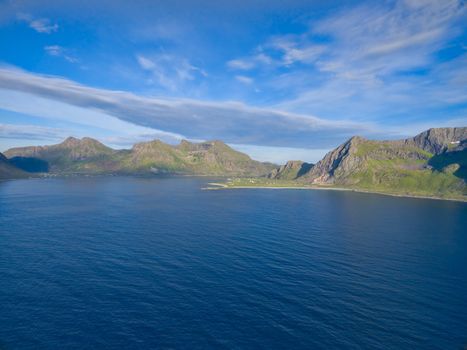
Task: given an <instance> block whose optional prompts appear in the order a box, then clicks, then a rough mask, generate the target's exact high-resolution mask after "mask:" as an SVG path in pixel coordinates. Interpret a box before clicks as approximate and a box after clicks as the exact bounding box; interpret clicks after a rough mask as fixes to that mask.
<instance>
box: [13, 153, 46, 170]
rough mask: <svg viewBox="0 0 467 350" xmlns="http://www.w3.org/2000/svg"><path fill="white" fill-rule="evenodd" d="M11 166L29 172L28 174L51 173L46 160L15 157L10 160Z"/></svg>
mask: <svg viewBox="0 0 467 350" xmlns="http://www.w3.org/2000/svg"><path fill="white" fill-rule="evenodd" d="M8 161H9V162H10V163H11V164H13V165H14V166H16V167H17V168H20V169H21V170H24V171H27V172H28V173H47V172H49V163H47V162H46V161H45V160H42V159H39V158H33V157H13V158H10V159H9V160H8Z"/></svg>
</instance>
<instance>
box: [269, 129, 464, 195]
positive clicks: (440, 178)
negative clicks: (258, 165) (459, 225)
mask: <svg viewBox="0 0 467 350" xmlns="http://www.w3.org/2000/svg"><path fill="white" fill-rule="evenodd" d="M268 177H269V178H270V179H275V180H278V181H279V180H281V179H286V180H292V181H293V182H295V183H296V184H297V185H315V186H336V187H344V188H351V189H357V190H368V191H377V192H384V193H393V194H405V195H423V196H439V197H465V196H467V188H466V181H467V128H465V127H462V128H436V129H429V130H427V131H424V132H422V133H421V134H419V135H417V136H415V137H413V138H408V139H404V140H397V141H374V140H367V139H365V138H362V137H358V136H355V137H352V138H351V139H349V140H348V141H346V142H345V143H343V144H342V145H340V146H338V147H337V148H335V149H334V150H332V151H330V152H329V153H327V154H326V155H325V156H324V158H323V159H322V160H320V161H319V162H318V163H316V164H315V165H309V164H306V163H302V162H295V161H293V162H288V163H287V164H286V165H284V166H282V167H280V168H278V169H275V170H274V171H273V172H271V173H270V174H269V176H268Z"/></svg>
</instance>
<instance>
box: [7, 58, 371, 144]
mask: <svg viewBox="0 0 467 350" xmlns="http://www.w3.org/2000/svg"><path fill="white" fill-rule="evenodd" d="M0 88H2V89H8V90H14V91H17V92H16V94H17V93H19V92H20V93H23V94H24V93H26V94H28V95H30V96H32V97H34V98H36V99H38V100H37V103H36V102H35V103H31V101H32V99H31V97H30V96H29V97H27V98H26V97H24V98H23V99H22V100H21V99H20V100H16V101H15V100H14V99H12V96H11V94H15V92H13V91H11V92H9V94H10V95H8V93H3V94H2V95H0V97H1V96H3V97H2V98H0V107H1V108H4V109H8V110H14V111H19V112H27V113H30V114H33V115H34V111H37V109H38V108H39V106H40V103H43V104H44V108H43V110H44V111H47V110H49V112H48V113H49V114H50V113H55V112H56V115H55V117H58V115H64V114H66V113H64V111H65V110H66V108H69V109H71V111H72V113H73V118H76V121H77V122H78V121H80V122H82V121H83V120H87V123H89V124H93V123H94V125H101V126H102V127H105V126H103V125H107V124H110V123H113V122H111V121H110V120H108V121H107V119H108V118H110V117H109V116H113V117H117V118H119V119H120V120H121V121H124V122H129V123H133V124H137V125H140V126H143V127H149V128H152V129H157V130H163V131H165V132H170V133H176V134H181V135H184V136H185V137H188V138H192V139H222V140H224V141H226V142H230V143H237V144H256V145H271V146H272V145H274V146H294V147H303V146H306V147H316V146H318V145H319V146H321V147H327V146H329V145H335V144H337V143H340V142H342V140H343V139H345V138H347V137H349V136H351V135H353V134H356V133H364V134H368V133H372V132H375V131H376V130H375V129H374V128H373V127H372V126H369V125H367V124H361V123H355V122H350V121H344V120H341V121H328V120H323V119H320V118H317V117H314V116H310V115H300V114H294V113H287V112H284V111H281V110H274V109H268V108H257V107H251V106H247V105H245V104H243V103H239V102H207V101H199V100H190V99H161V98H150V97H141V96H137V95H134V94H132V93H127V92H121V91H110V90H104V89H96V88H91V87H87V86H83V85H80V84H77V83H75V82H73V81H70V80H66V79H62V78H56V77H49V76H42V75H36V74H31V73H27V72H24V71H21V70H18V69H12V68H5V67H4V68H0ZM13 96H14V95H13ZM47 101H53V102H54V103H56V104H60V106H61V108H60V109H59V110H56V111H55V112H54V111H53V110H51V109H52V108H50V106H48V105H47V103H46V102H47ZM67 106H68V107H67ZM77 107H78V108H79V109H80V110H82V112H81V113H80V112H79V110H74V108H77ZM25 109H27V111H25ZM106 118H107V119H106ZM122 127H123V126H122ZM152 131H153V130H152Z"/></svg>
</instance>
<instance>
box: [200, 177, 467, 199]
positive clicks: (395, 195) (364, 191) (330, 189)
mask: <svg viewBox="0 0 467 350" xmlns="http://www.w3.org/2000/svg"><path fill="white" fill-rule="evenodd" d="M208 185H210V186H217V187H204V188H203V190H235V189H266V190H321V191H322V190H328V191H348V192H357V193H368V194H378V195H383V196H390V197H403V198H418V199H434V200H441V201H452V202H462V203H467V198H466V199H463V198H445V197H436V196H423V195H415V194H399V193H388V192H379V191H370V190H363V189H355V188H345V187H319V186H229V185H227V184H222V183H215V182H212V183H208Z"/></svg>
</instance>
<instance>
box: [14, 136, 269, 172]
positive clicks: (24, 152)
mask: <svg viewBox="0 0 467 350" xmlns="http://www.w3.org/2000/svg"><path fill="white" fill-rule="evenodd" d="M5 156H6V157H7V158H8V163H9V165H11V166H16V168H18V169H20V170H22V171H24V172H29V173H51V174H151V173H158V174H189V175H236V176H261V175H266V174H267V173H268V172H270V171H271V170H272V169H274V167H275V165H273V164H269V163H261V162H258V161H255V160H252V159H251V158H250V157H249V156H247V155H246V154H243V153H241V152H237V151H235V150H233V149H232V148H230V147H229V146H227V145H226V144H225V143H223V142H221V141H208V142H202V143H192V142H188V141H185V140H183V141H181V142H180V144H178V145H176V146H172V145H168V144H166V143H163V142H161V141H159V140H154V141H150V142H142V143H138V144H135V145H134V146H133V147H132V148H131V149H130V150H114V149H112V148H110V147H107V146H105V145H104V144H102V143H100V142H99V141H97V140H94V139H92V138H89V137H84V138H82V139H77V138H74V137H69V138H67V139H66V140H65V141H63V142H62V143H59V144H56V145H51V146H33V147H19V148H12V149H9V150H7V151H6V152H5Z"/></svg>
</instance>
